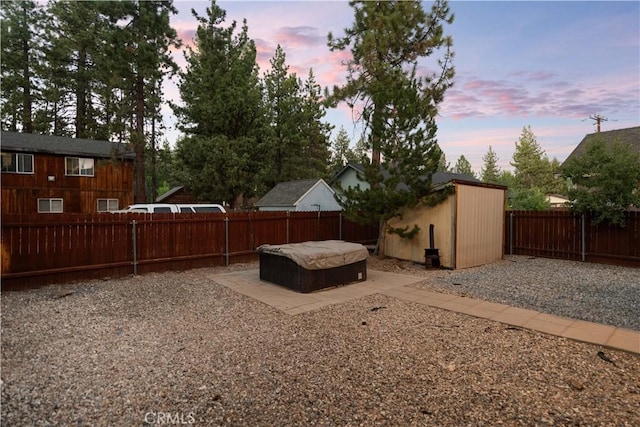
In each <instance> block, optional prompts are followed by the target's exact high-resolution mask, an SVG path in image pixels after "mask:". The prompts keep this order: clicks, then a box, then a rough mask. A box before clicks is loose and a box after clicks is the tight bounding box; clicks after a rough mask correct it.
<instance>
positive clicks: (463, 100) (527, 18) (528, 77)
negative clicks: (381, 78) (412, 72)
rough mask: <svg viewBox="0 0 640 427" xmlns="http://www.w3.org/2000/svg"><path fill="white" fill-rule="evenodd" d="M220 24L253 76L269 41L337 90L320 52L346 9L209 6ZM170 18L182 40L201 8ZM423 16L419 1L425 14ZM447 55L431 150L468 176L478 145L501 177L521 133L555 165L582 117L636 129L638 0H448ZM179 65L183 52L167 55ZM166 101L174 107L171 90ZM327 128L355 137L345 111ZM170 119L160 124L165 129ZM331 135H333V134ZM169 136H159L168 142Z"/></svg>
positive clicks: (341, 25)
mask: <svg viewBox="0 0 640 427" xmlns="http://www.w3.org/2000/svg"><path fill="white" fill-rule="evenodd" d="M218 4H219V6H220V7H222V8H223V9H224V10H226V11H227V21H226V23H225V25H229V23H230V22H231V21H232V20H236V21H238V22H239V23H241V22H242V19H243V18H246V19H247V24H248V28H249V36H250V37H251V38H252V39H253V40H254V41H255V42H256V45H257V48H258V64H259V66H260V69H261V71H263V72H264V71H266V70H267V69H268V68H269V59H270V58H271V57H272V56H273V54H274V52H275V49H276V46H277V45H278V44H280V45H281V46H282V48H283V49H284V51H285V54H286V58H287V64H288V65H289V66H290V71H291V72H295V73H296V74H297V75H298V76H299V77H301V78H302V79H305V78H306V76H307V75H308V72H309V68H311V67H312V68H313V71H314V74H315V75H316V78H317V81H318V83H320V84H321V85H323V86H332V85H334V84H340V83H341V82H342V81H343V79H344V76H345V68H344V67H343V66H342V65H341V61H343V60H344V59H345V53H331V52H329V49H328V48H327V45H326V40H327V34H328V33H329V31H331V32H333V33H334V35H336V36H339V35H342V34H343V30H344V29H345V28H347V27H350V26H351V24H352V22H353V11H352V9H351V8H350V7H349V5H348V3H347V2H346V1H279V2H276V1H220V2H218ZM175 5H176V7H177V8H178V10H179V14H178V15H176V16H174V17H173V18H172V24H173V25H174V27H175V28H176V29H177V30H178V34H179V36H180V37H181V38H182V39H183V42H184V43H190V42H191V41H192V39H193V34H194V33H195V28H196V23H195V20H194V19H193V18H192V17H191V13H190V9H191V8H194V9H195V10H196V11H197V12H198V13H199V14H201V15H204V14H205V9H206V7H207V6H208V5H209V2H208V1H176V2H175ZM428 7H430V3H429V2H425V8H428ZM450 7H451V10H452V11H453V12H454V14H455V20H454V23H453V24H452V25H450V26H447V27H446V29H445V31H446V32H447V33H448V34H450V35H451V36H452V37H453V43H454V51H455V54H456V57H455V60H454V65H455V68H456V79H455V84H454V87H453V88H451V89H450V90H449V91H448V92H447V94H446V95H445V101H444V102H443V104H441V108H440V116H439V117H438V119H437V123H438V142H439V144H440V146H441V147H442V149H443V150H444V152H445V155H446V157H447V160H448V161H449V162H450V163H451V164H452V165H453V164H454V163H455V161H456V160H457V158H458V157H459V156H460V155H464V156H465V157H466V158H467V159H468V160H469V161H470V162H471V164H472V166H473V168H474V170H476V172H480V169H481V167H482V165H483V161H482V157H483V156H484V155H485V153H486V152H487V150H488V149H489V145H491V146H492V147H493V150H494V151H495V152H496V153H497V154H498V157H499V165H500V166H501V167H502V168H504V169H511V167H510V165H509V162H510V161H511V159H512V156H513V151H514V148H515V142H516V141H517V139H518V138H519V136H520V134H521V132H522V128H523V127H525V126H531V129H532V130H533V132H534V134H535V135H536V137H537V140H538V143H539V144H540V145H541V146H542V148H543V149H544V150H545V152H546V153H547V155H548V156H549V158H554V157H555V158H557V159H558V160H560V161H563V160H564V159H565V158H566V157H567V156H568V154H569V153H570V152H571V151H572V150H573V148H575V146H576V145H577V144H578V143H579V142H580V141H581V140H582V138H583V137H584V136H585V135H586V134H588V133H592V132H595V126H594V123H593V121H592V120H590V119H589V116H590V115H595V114H599V115H601V116H604V117H606V118H608V121H606V122H603V123H602V130H610V129H621V128H626V127H632V126H638V125H640V2H637V1H626V2H594V1H569V2H516V1H509V2H506V1H496V2H487V1H474V2H469V1H452V2H450ZM176 59H178V62H179V63H181V64H183V63H184V61H183V60H182V55H181V54H179V55H176ZM166 95H167V97H169V98H173V99H176V98H177V90H176V89H175V85H174V84H172V83H170V84H168V85H167V93H166ZM326 119H327V121H329V122H330V123H332V124H333V125H335V126H336V131H337V129H338V128H339V127H340V126H344V127H345V128H346V129H347V131H348V132H349V134H350V135H353V137H354V140H355V138H356V137H357V136H358V134H359V131H360V130H359V129H358V128H356V129H354V125H353V121H352V118H351V113H350V111H348V110H347V109H346V108H345V107H339V108H337V109H334V110H330V111H329V112H328V114H327V116H326ZM174 121H175V119H173V118H172V117H171V116H170V115H167V118H166V124H167V125H168V126H169V127H170V128H171V127H173V126H174ZM334 132H335V131H334ZM177 136H178V134H177V133H176V132H175V131H171V129H170V131H169V132H168V135H167V137H168V139H169V141H170V142H172V143H173V142H174V140H175V139H176V138H177Z"/></svg>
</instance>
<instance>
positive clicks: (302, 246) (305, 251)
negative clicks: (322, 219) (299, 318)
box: [257, 240, 369, 270]
mask: <svg viewBox="0 0 640 427" xmlns="http://www.w3.org/2000/svg"><path fill="white" fill-rule="evenodd" d="M257 251H258V252H262V253H268V254H272V255H280V256H285V257H287V258H289V259H291V260H293V261H294V262H295V263H296V264H298V265H299V266H301V267H303V268H306V269H307V270H324V269H327V268H334V267H340V266H343V265H349V264H353V263H355V262H358V261H362V260H365V259H367V258H368V257H369V251H368V250H367V248H365V247H364V246H362V245H361V244H360V243H351V242H344V241H342V240H323V241H320V242H303V243H289V244H286V245H261V246H259V247H258V249H257Z"/></svg>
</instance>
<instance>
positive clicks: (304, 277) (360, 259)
mask: <svg viewBox="0 0 640 427" xmlns="http://www.w3.org/2000/svg"><path fill="white" fill-rule="evenodd" d="M257 251H258V253H259V254H260V279H261V280H266V281H268V282H272V283H276V284H278V285H282V286H286V287H287V288H290V289H293V290H295V291H297V292H302V293H309V292H313V291H317V290H320V289H324V288H329V287H333V286H338V285H345V284H347V283H352V282H362V281H364V280H367V258H368V257H369V251H367V248H365V247H364V246H362V245H361V244H359V243H350V242H343V241H341V240H324V241H319V242H303V243H290V244H286V245H262V246H260V247H258V249H257Z"/></svg>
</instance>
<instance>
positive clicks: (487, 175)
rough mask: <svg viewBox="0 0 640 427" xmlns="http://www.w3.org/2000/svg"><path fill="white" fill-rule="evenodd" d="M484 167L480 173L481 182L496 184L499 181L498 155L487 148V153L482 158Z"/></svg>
mask: <svg viewBox="0 0 640 427" xmlns="http://www.w3.org/2000/svg"><path fill="white" fill-rule="evenodd" d="M482 160H483V161H484V166H483V167H482V171H481V172H480V176H481V180H482V182H486V183H489V184H498V183H499V182H500V181H499V180H500V168H499V167H498V155H497V154H496V152H495V151H493V148H492V147H491V146H489V151H487V154H485V155H484V156H483V157H482Z"/></svg>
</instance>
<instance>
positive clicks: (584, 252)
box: [580, 214, 587, 262]
mask: <svg viewBox="0 0 640 427" xmlns="http://www.w3.org/2000/svg"><path fill="white" fill-rule="evenodd" d="M584 219H585V218H584V214H582V215H581V216H580V228H581V232H580V233H581V236H580V255H581V257H582V262H585V261H586V260H587V236H586V235H585V224H584V223H585V221H584Z"/></svg>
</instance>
